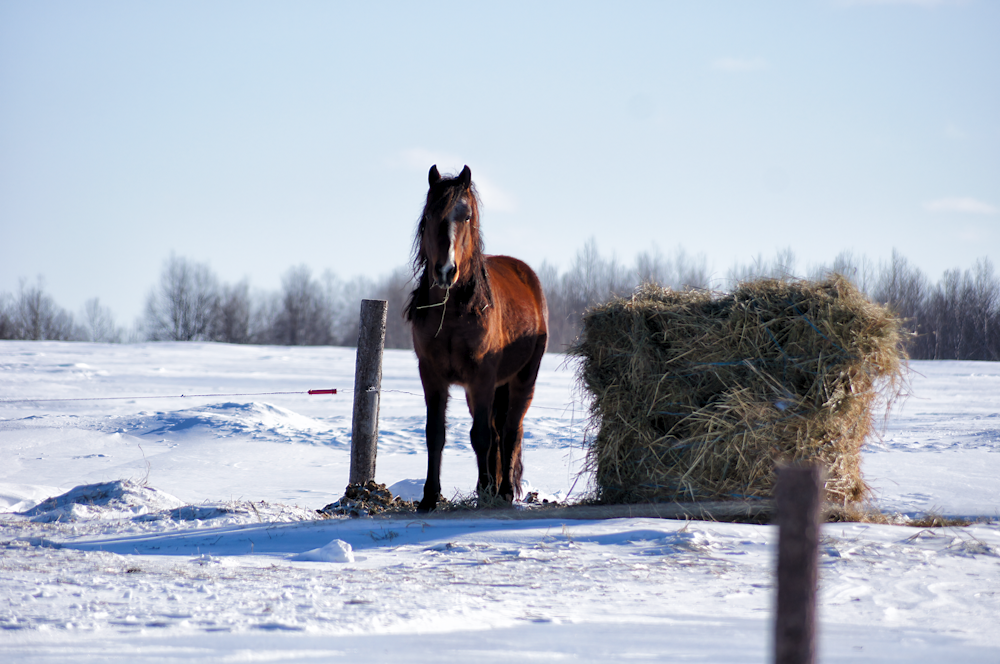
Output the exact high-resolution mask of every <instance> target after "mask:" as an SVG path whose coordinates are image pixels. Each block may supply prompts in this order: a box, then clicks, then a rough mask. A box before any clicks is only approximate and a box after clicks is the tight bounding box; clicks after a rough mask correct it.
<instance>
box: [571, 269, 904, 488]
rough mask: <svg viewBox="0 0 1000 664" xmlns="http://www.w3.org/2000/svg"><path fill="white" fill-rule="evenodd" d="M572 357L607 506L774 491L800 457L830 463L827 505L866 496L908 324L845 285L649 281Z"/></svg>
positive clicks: (597, 316)
mask: <svg viewBox="0 0 1000 664" xmlns="http://www.w3.org/2000/svg"><path fill="white" fill-rule="evenodd" d="M570 353H571V354H573V355H576V356H578V357H579V358H581V363H580V364H581V366H580V380H581V382H582V384H583V385H584V386H585V387H586V388H587V390H588V391H589V392H590V394H591V397H592V402H591V427H592V428H593V430H595V431H596V436H594V438H593V440H592V442H591V444H590V448H589V451H588V454H589V465H590V466H591V468H592V470H593V471H594V473H595V480H596V484H597V488H598V491H599V497H600V499H601V500H602V501H603V502H609V503H620V502H643V501H654V502H655V501H692V500H695V501H697V500H729V499H743V498H757V497H769V496H770V495H771V489H772V485H773V481H774V469H775V466H776V464H777V463H779V462H785V461H800V460H810V461H815V462H819V463H822V465H823V466H824V467H825V468H826V473H827V484H826V493H827V496H826V497H827V499H828V500H832V501H836V502H838V503H847V502H849V501H857V500H861V499H863V498H864V497H865V495H866V494H867V492H868V487H867V485H866V484H865V482H864V480H863V479H862V477H861V471H860V458H861V446H862V444H863V443H864V441H865V438H866V437H867V436H868V435H869V434H871V433H873V432H874V430H875V426H874V423H875V416H876V413H877V412H878V411H885V412H887V409H888V408H889V406H890V405H891V404H892V401H893V399H894V398H895V397H896V395H898V393H899V388H900V386H901V384H902V381H903V378H904V373H903V372H904V368H905V356H904V355H903V353H902V351H901V350H900V333H899V325H898V321H897V320H896V319H895V318H894V317H893V316H892V315H891V314H890V313H889V312H888V311H887V310H886V309H885V308H883V307H880V306H878V305H875V304H872V303H871V302H869V301H868V300H867V299H866V298H865V297H864V295H862V294H861V293H860V292H859V291H858V290H857V289H856V288H855V287H854V286H853V285H851V284H850V282H848V281H847V280H846V279H844V278H842V277H833V278H831V279H829V280H827V281H823V282H818V283H817V282H808V281H795V282H788V281H777V280H758V281H753V282H746V283H743V284H741V285H740V286H739V287H738V288H737V289H736V290H735V291H734V292H732V293H728V294H725V295H713V294H711V293H707V292H702V291H687V292H676V291H672V290H670V289H665V288H661V287H658V286H644V287H642V288H640V289H639V290H637V291H636V292H635V294H633V295H632V296H631V297H628V298H622V299H618V300H615V301H612V302H609V303H608V304H605V305H601V306H598V307H595V308H592V309H591V310H589V311H588V312H587V313H586V314H585V316H584V325H583V333H582V334H581V336H580V339H579V340H578V342H577V344H576V345H575V346H574V347H573V348H572V349H571V350H570Z"/></svg>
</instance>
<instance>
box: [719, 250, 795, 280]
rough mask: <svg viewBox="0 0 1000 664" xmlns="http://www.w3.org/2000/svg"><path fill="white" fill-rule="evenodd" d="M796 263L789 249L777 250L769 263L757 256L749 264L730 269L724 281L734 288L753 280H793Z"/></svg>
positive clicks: (761, 255) (761, 256)
mask: <svg viewBox="0 0 1000 664" xmlns="http://www.w3.org/2000/svg"><path fill="white" fill-rule="evenodd" d="M796 262H797V261H796V258H795V252H794V251H793V250H792V248H791V247H785V248H784V249H779V250H778V251H777V252H775V255H774V259H773V260H771V261H768V260H766V259H765V258H764V255H763V254H757V257H756V258H755V259H753V261H752V262H751V263H748V264H737V265H735V266H733V267H731V268H730V269H729V272H728V273H727V275H726V280H727V281H728V282H729V283H730V284H731V285H732V286H735V285H736V284H739V283H741V282H744V281H752V280H754V279H794V278H795V277H796Z"/></svg>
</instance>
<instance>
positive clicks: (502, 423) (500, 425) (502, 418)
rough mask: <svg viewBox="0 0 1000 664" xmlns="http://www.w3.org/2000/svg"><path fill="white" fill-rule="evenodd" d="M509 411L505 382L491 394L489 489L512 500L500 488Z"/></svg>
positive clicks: (505, 466) (504, 469) (507, 391)
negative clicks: (491, 422)
mask: <svg viewBox="0 0 1000 664" xmlns="http://www.w3.org/2000/svg"><path fill="white" fill-rule="evenodd" d="M509 411H510V385H509V384H507V383H505V384H503V385H501V386H499V387H498V388H497V389H496V392H494V394H493V430H492V432H491V433H492V434H493V438H492V444H491V445H490V458H491V459H495V462H493V464H492V467H491V469H490V470H491V471H492V472H491V476H490V489H491V490H492V491H493V493H497V492H498V491H499V492H500V495H501V496H502V497H504V498H505V499H506V500H507V502H510V501H511V500H512V498H511V497H509V496H508V494H509V492H507V493H504V492H503V490H502V487H503V484H504V478H505V477H507V470H508V469H507V465H506V464H505V463H504V459H505V458H506V455H505V453H504V447H503V440H504V435H505V432H506V429H507V413H508V412H509Z"/></svg>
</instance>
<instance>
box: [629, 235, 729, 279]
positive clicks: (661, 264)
mask: <svg viewBox="0 0 1000 664" xmlns="http://www.w3.org/2000/svg"><path fill="white" fill-rule="evenodd" d="M635 275H636V283H638V284H659V285H661V286H668V287H670V288H674V289H684V288H708V286H709V279H710V275H711V271H710V270H709V268H708V259H706V258H705V255H704V254H699V255H698V256H695V257H692V256H690V255H689V254H688V253H687V251H685V250H684V247H677V249H676V250H675V253H674V257H673V258H667V257H665V256H664V255H663V254H662V253H660V249H659V247H656V246H655V245H654V247H653V250H652V252H648V251H644V252H642V253H640V254H639V255H637V256H636V257H635Z"/></svg>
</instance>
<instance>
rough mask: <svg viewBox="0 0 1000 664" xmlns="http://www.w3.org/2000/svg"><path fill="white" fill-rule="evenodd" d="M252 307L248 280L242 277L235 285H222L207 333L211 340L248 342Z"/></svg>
mask: <svg viewBox="0 0 1000 664" xmlns="http://www.w3.org/2000/svg"><path fill="white" fill-rule="evenodd" d="M252 307H253V305H252V303H251V301H250V284H249V282H247V281H246V280H245V279H244V280H243V281H241V282H239V283H238V284H236V285H235V286H230V285H228V284H225V285H223V286H222V287H221V288H220V289H219V296H218V298H217V300H216V306H215V308H214V311H213V316H212V324H211V333H210V335H209V337H210V338H211V339H212V341H222V342H224V343H230V344H246V343H250V341H251V339H252V336H253V333H252V329H251V323H250V319H251V310H252Z"/></svg>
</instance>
